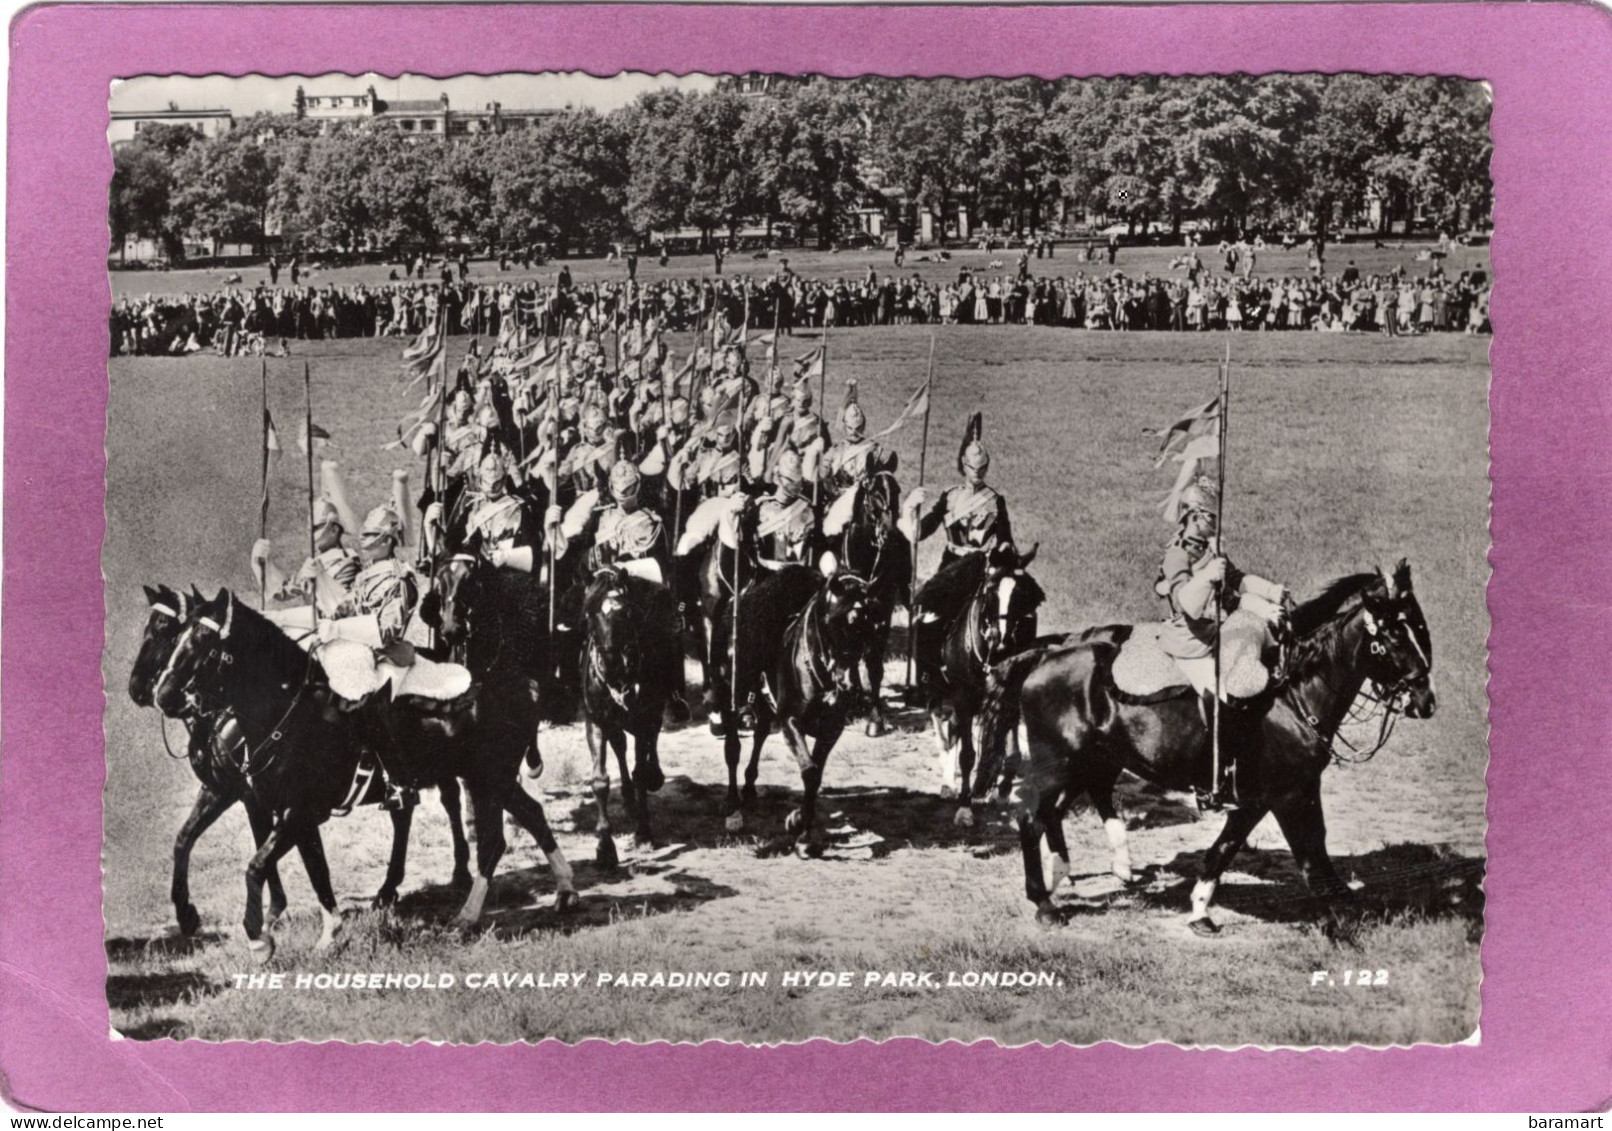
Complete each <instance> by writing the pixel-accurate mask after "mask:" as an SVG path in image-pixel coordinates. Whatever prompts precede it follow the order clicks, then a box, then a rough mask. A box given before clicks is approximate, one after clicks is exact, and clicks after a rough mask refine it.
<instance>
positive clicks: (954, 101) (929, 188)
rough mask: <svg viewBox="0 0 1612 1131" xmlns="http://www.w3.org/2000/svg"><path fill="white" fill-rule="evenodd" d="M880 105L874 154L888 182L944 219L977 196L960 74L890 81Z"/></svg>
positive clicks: (975, 171) (974, 169)
mask: <svg viewBox="0 0 1612 1131" xmlns="http://www.w3.org/2000/svg"><path fill="white" fill-rule="evenodd" d="M891 87H892V95H893V96H891V97H888V98H887V99H885V100H884V101H883V104H882V105H881V106H879V107H878V109H877V110H876V113H877V115H878V116H877V120H876V128H875V131H874V137H875V143H874V147H873V156H874V159H875V160H876V161H877V162H878V164H879V167H880V168H881V169H882V170H883V171H884V174H885V177H886V179H887V181H888V183H890V184H892V185H895V186H896V187H898V188H900V189H901V191H902V192H903V193H904V194H905V195H906V197H907V199H908V200H910V201H912V202H914V203H916V204H918V205H921V206H922V207H924V208H927V209H928V210H929V211H930V212H932V213H934V214H935V215H937V216H939V217H940V218H941V221H942V226H941V232H942V234H944V231H945V227H944V224H945V220H946V218H948V217H949V216H950V215H951V213H952V209H953V208H954V206H956V205H958V204H961V203H966V202H967V201H968V200H970V199H971V198H972V195H973V192H974V186H975V184H976V180H977V169H976V167H975V165H974V163H973V162H972V161H970V160H969V156H968V148H967V143H966V140H965V137H964V126H963V114H964V107H965V104H966V101H967V97H968V96H967V84H966V83H963V82H960V81H958V80H956V79H932V80H914V81H908V82H904V83H894V84H891Z"/></svg>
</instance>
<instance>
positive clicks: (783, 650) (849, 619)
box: [712, 565, 873, 856]
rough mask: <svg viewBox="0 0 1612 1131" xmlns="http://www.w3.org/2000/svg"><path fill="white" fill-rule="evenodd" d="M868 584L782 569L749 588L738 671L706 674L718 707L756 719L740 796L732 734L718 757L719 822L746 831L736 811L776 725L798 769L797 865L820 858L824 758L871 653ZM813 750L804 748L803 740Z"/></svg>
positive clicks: (752, 795) (726, 621)
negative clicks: (722, 793)
mask: <svg viewBox="0 0 1612 1131" xmlns="http://www.w3.org/2000/svg"><path fill="white" fill-rule="evenodd" d="M869 605H870V600H869V597H868V587H867V582H865V581H863V580H862V579H861V578H860V577H856V576H854V575H852V574H847V573H839V574H835V575H834V576H832V577H829V578H827V579H824V578H823V577H822V576H821V575H820V574H819V573H818V572H817V571H816V570H814V569H812V568H811V567H810V566H803V565H789V566H785V567H784V568H783V569H780V570H778V571H776V572H773V573H769V574H767V575H765V576H764V577H762V578H761V579H760V580H758V581H757V582H756V583H755V584H754V585H751V586H749V587H747V588H746V589H745V590H744V592H743V593H742V594H741V596H740V597H739V600H738V610H737V612H738V617H739V632H738V642H737V648H736V652H737V656H736V659H737V663H736V664H733V665H730V664H729V663H728V662H727V657H726V656H724V657H723V659H722V660H721V661H720V662H718V663H717V664H715V665H714V666H713V668H712V676H713V679H712V688H713V690H714V691H715V693H716V694H717V696H718V697H719V698H718V702H719V703H722V704H724V705H726V704H729V703H731V702H733V701H734V698H735V697H736V698H737V701H738V702H739V704H740V711H741V712H742V711H743V710H744V709H745V708H746V707H748V708H749V709H750V710H752V711H753V712H754V714H755V720H756V722H755V730H754V733H753V734H752V736H751V748H750V763H749V765H748V766H747V767H746V768H745V774H744V791H743V793H742V794H741V792H740V790H739V786H738V772H739V733H738V729H737V728H736V727H732V726H730V727H729V728H728V731H727V735H726V737H725V739H724V745H723V753H724V754H725V755H726V757H727V763H728V794H727V798H726V800H725V802H724V805H723V815H724V818H725V823H726V826H727V828H728V830H729V831H731V832H737V831H739V830H741V829H743V828H744V813H743V809H744V807H747V806H750V805H753V804H754V802H755V799H756V777H757V775H758V774H759V772H760V764H761V748H762V746H763V745H764V744H765V743H766V741H767V734H768V732H769V731H770V730H771V729H772V725H773V723H774V722H775V721H776V722H777V723H778V727H779V730H780V731H782V733H783V736H784V741H785V742H786V743H787V744H788V746H789V752H790V753H791V754H793V755H794V756H795V762H796V765H797V766H799V768H800V780H801V786H802V798H801V804H800V806H799V808H797V809H795V810H794V811H793V812H791V813H790V814H789V817H788V819H787V820H786V822H785V826H784V827H785V829H786V830H787V831H788V832H791V833H795V834H797V839H796V850H797V852H799V853H800V854H801V855H803V856H804V855H817V854H820V853H821V851H822V840H821V834H820V832H819V830H818V826H817V822H816V816H817V791H818V787H819V786H820V785H821V783H822V780H823V767H824V765H825V764H826V763H827V761H828V756H829V753H830V752H831V751H832V750H833V749H834V744H835V743H836V742H838V741H839V738H840V735H841V734H842V733H843V732H844V730H845V719H846V714H847V710H848V707H849V702H848V698H849V695H848V693H849V691H850V689H851V686H852V680H853V679H854V673H855V671H856V667H857V665H858V664H859V663H863V662H865V661H866V660H867V656H868V652H869V650H870V649H871V648H872V638H873V617H872V615H871V612H870V610H869ZM733 615H734V609H733V606H732V605H731V604H730V605H728V606H726V607H725V608H724V610H723V612H722V614H721V616H720V617H719V618H718V620H717V632H718V634H719V635H718V639H721V640H727V639H730V638H731V634H732V632H733V624H732V617H733ZM808 739H814V740H815V741H814V742H813V743H811V744H810V745H808V742H807V740H808Z"/></svg>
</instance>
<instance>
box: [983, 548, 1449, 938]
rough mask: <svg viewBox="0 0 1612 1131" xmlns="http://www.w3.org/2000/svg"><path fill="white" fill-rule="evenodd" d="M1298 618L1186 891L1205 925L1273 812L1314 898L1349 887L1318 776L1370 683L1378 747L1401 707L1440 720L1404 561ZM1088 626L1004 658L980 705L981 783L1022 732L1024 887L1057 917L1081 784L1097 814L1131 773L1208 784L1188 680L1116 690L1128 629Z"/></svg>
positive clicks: (993, 776) (1172, 785)
mask: <svg viewBox="0 0 1612 1131" xmlns="http://www.w3.org/2000/svg"><path fill="white" fill-rule="evenodd" d="M1291 624H1292V639H1293V642H1292V644H1291V646H1290V652H1289V655H1288V657H1287V663H1286V678H1285V679H1284V680H1283V681H1282V682H1281V683H1280V684H1278V685H1276V686H1274V687H1273V688H1272V689H1271V690H1269V691H1267V692H1266V695H1267V696H1268V697H1269V710H1268V712H1267V713H1266V714H1265V715H1264V717H1263V721H1262V723H1261V727H1260V731H1259V733H1258V740H1257V742H1255V743H1254V744H1252V748H1250V749H1247V750H1241V751H1236V752H1234V753H1235V754H1236V764H1237V782H1238V798H1237V801H1238V808H1237V809H1235V810H1234V811H1233V812H1232V813H1231V814H1230V815H1229V816H1228V817H1227V819H1226V824H1225V826H1224V828H1223V829H1222V830H1221V832H1220V835H1219V837H1217V838H1216V839H1215V842H1214V844H1213V845H1212V846H1211V847H1210V849H1209V851H1208V852H1207V853H1205V855H1204V858H1203V863H1202V865H1201V866H1200V869H1199V872H1198V880H1197V883H1196V885H1195V886H1194V887H1193V890H1192V918H1191V920H1190V922H1189V926H1191V928H1192V929H1193V930H1194V931H1195V932H1196V933H1198V934H1200V935H1206V936H1207V935H1213V934H1216V933H1218V931H1219V927H1217V926H1216V924H1215V922H1214V920H1213V919H1211V918H1210V917H1209V904H1210V902H1211V901H1212V899H1213V898H1214V893H1215V887H1216V885H1217V884H1218V883H1219V881H1220V876H1221V874H1222V873H1223V872H1224V871H1225V870H1226V868H1227V867H1228V866H1229V865H1230V863H1231V861H1232V858H1233V857H1234V856H1236V854H1237V852H1238V850H1239V849H1241V848H1242V846H1243V843H1244V842H1245V841H1246V840H1247V839H1248V835H1249V834H1250V833H1251V832H1253V830H1254V826H1255V825H1257V824H1259V822H1260V821H1261V820H1262V819H1263V818H1264V816H1265V814H1266V813H1274V814H1275V815H1276V820H1277V823H1278V824H1279V825H1280V826H1281V829H1282V834H1283V835H1284V836H1285V837H1286V838H1287V843H1288V845H1289V847H1290V848H1291V849H1292V852H1293V856H1294V859H1295V860H1296V861H1297V863H1298V866H1299V870H1300V872H1301V873H1302V874H1303V876H1304V881H1305V885H1306V887H1307V888H1308V890H1309V892H1310V893H1311V895H1312V897H1314V898H1317V899H1319V900H1321V901H1322V903H1323V904H1327V905H1329V904H1330V902H1331V901H1332V900H1335V899H1342V898H1347V897H1348V896H1349V895H1350V892H1349V890H1348V888H1347V887H1346V886H1345V885H1344V884H1343V882H1342V881H1341V880H1340V879H1339V878H1338V875H1337V873H1336V871H1334V869H1333V866H1332V861H1331V859H1330V857H1329V856H1328V855H1327V848H1326V821H1325V818H1324V817H1323V815H1322V809H1321V774H1322V771H1324V770H1325V769H1326V768H1327V765H1328V764H1329V763H1330V762H1331V761H1332V760H1333V758H1334V757H1335V755H1334V752H1333V741H1334V739H1335V737H1336V735H1337V732H1338V728H1339V726H1340V725H1341V724H1342V723H1343V722H1344V721H1345V720H1346V716H1347V715H1348V714H1349V712H1350V709H1351V708H1352V707H1353V705H1354V703H1355V699H1356V697H1357V696H1358V695H1360V694H1361V692H1362V689H1363V688H1365V686H1366V685H1367V683H1368V682H1369V683H1370V684H1372V685H1374V688H1375V690H1374V691H1373V692H1371V693H1370V697H1371V698H1374V699H1376V700H1377V702H1378V703H1379V704H1380V706H1381V708H1382V712H1383V721H1382V732H1381V736H1380V739H1379V742H1378V746H1379V747H1380V746H1381V745H1382V744H1383V743H1384V742H1386V741H1387V737H1388V734H1389V732H1390V731H1391V729H1392V723H1393V720H1394V718H1395V717H1396V716H1397V715H1398V713H1399V712H1400V711H1403V713H1404V714H1405V715H1406V716H1407V717H1409V718H1413V719H1417V718H1431V717H1432V715H1433V711H1434V707H1435V705H1436V703H1435V696H1434V691H1433V678H1432V665H1433V641H1432V637H1431V635H1430V634H1429V632H1428V628H1427V621H1426V620H1425V618H1424V617H1423V616H1422V609H1421V605H1420V604H1419V603H1418V602H1417V599H1416V594H1415V593H1414V591H1413V590H1412V588H1411V571H1410V566H1409V565H1408V564H1407V563H1406V562H1404V561H1401V562H1400V563H1399V565H1398V566H1397V568H1396V569H1395V570H1394V572H1393V573H1392V574H1391V575H1385V574H1383V573H1382V572H1380V571H1378V572H1373V573H1361V574H1355V575H1353V576H1349V577H1344V578H1340V579H1339V580H1337V581H1335V582H1333V583H1332V584H1331V585H1330V586H1328V587H1327V588H1326V589H1325V590H1324V591H1323V592H1322V593H1321V594H1320V595H1319V596H1317V597H1315V598H1314V599H1313V600H1311V601H1309V602H1307V603H1305V604H1303V605H1300V606H1299V607H1298V608H1297V609H1295V610H1294V611H1293V614H1292V617H1291ZM1085 635H1086V638H1085V639H1082V640H1079V641H1078V642H1074V643H1069V644H1065V645H1062V646H1057V645H1054V646H1050V647H1046V648H1038V649H1035V650H1033V651H1030V652H1026V653H1024V654H1022V655H1019V656H1016V657H1014V658H1013V659H1011V660H1008V661H1007V662H1006V663H1004V664H1002V665H1000V666H999V667H997V669H996V670H995V672H994V673H993V682H992V689H991V692H990V696H989V699H988V701H987V703H986V705H985V712H984V727H983V731H984V741H983V757H982V758H981V761H980V768H979V776H978V779H977V781H976V788H977V789H979V790H982V791H984V790H988V789H990V788H991V786H992V785H993V784H994V783H995V782H996V781H997V778H998V774H999V772H1000V771H1001V769H1002V767H1003V763H1004V749H1005V747H1006V746H1007V744H1008V739H1009V737H1010V732H1011V731H1013V730H1014V728H1015V727H1017V728H1019V729H1021V730H1022V731H1023V732H1024V736H1025V741H1026V745H1027V746H1028V753H1027V764H1026V766H1025V767H1024V773H1023V774H1022V777H1021V779H1020V781H1019V784H1018V786H1017V787H1016V789H1015V791H1014V806H1015V809H1016V810H1017V813H1018V819H1019V841H1020V847H1021V849H1022V851H1023V855H1024V882H1025V894H1026V895H1027V896H1028V897H1029V899H1030V901H1031V902H1032V903H1034V904H1035V905H1036V917H1037V919H1038V920H1040V921H1041V922H1044V923H1055V922H1059V921H1060V916H1059V914H1058V912H1057V910H1056V908H1055V907H1054V905H1053V903H1052V891H1053V888H1055V887H1056V885H1057V882H1058V881H1059V880H1061V879H1062V878H1063V877H1064V876H1066V875H1068V873H1069V849H1068V846H1067V845H1066V843H1065V841H1064V836H1063V817H1064V814H1065V813H1067V812H1068V810H1069V807H1070V806H1071V805H1072V804H1073V803H1074V802H1075V801H1076V800H1077V799H1078V798H1079V797H1080V796H1081V795H1082V794H1085V795H1088V796H1090V797H1091V798H1092V800H1093V802H1094V803H1095V804H1097V805H1098V806H1099V811H1100V812H1101V811H1103V810H1102V807H1103V806H1105V805H1106V806H1107V807H1108V810H1109V811H1110V812H1111V811H1112V800H1111V797H1110V795H1111V793H1112V790H1113V787H1114V783H1115V781H1116V780H1117V779H1118V777H1119V775H1120V774H1121V773H1122V772H1124V771H1130V772H1131V773H1133V774H1136V775H1137V776H1138V777H1141V778H1144V779H1146V780H1148V781H1151V782H1156V783H1158V784H1160V785H1163V786H1165V787H1166V788H1169V789H1178V790H1189V789H1192V788H1194V787H1201V786H1203V785H1204V784H1205V783H1207V782H1208V781H1209V778H1210V772H1211V771H1210V760H1211V739H1210V733H1209V728H1208V727H1207V726H1206V725H1205V723H1204V717H1203V713H1202V707H1201V700H1200V697H1199V695H1198V693H1197V691H1196V690H1194V689H1193V688H1192V687H1191V686H1189V685H1187V684H1186V683H1185V682H1184V681H1183V682H1182V683H1181V685H1179V686H1176V687H1172V688H1167V689H1164V690H1161V691H1159V692H1158V693H1156V694H1153V695H1148V696H1145V697H1138V696H1131V695H1127V694H1125V693H1123V692H1121V691H1120V690H1119V689H1118V687H1117V686H1116V684H1115V682H1114V674H1113V668H1114V662H1115V660H1116V658H1118V656H1119V654H1120V651H1121V648H1122V647H1123V646H1124V644H1125V643H1126V641H1127V640H1129V639H1130V638H1131V636H1132V631H1131V626H1129V625H1118V626H1112V627H1110V628H1106V629H1099V630H1095V631H1093V632H1091V633H1088V634H1085ZM1374 752H1375V751H1373V753H1374ZM1043 836H1045V838H1046V840H1047V844H1048V847H1049V848H1050V849H1051V850H1052V852H1053V854H1054V857H1055V859H1054V861H1053V870H1054V875H1053V884H1052V885H1051V886H1049V885H1048V883H1047V882H1046V879H1045V877H1044V875H1043V872H1042V863H1041V847H1040V842H1041V839H1042V837H1043ZM1111 839H1112V837H1111ZM1116 847H1118V846H1116Z"/></svg>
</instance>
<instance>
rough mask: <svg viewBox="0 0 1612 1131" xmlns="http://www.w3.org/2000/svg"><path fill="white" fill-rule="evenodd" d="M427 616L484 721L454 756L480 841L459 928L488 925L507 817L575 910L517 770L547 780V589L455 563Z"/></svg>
mask: <svg viewBox="0 0 1612 1131" xmlns="http://www.w3.org/2000/svg"><path fill="white" fill-rule="evenodd" d="M422 614H423V615H424V617H425V619H426V620H427V621H428V622H431V621H435V622H436V625H437V627H439V628H440V629H441V634H442V639H443V641H444V642H445V643H447V644H448V645H449V646H450V647H451V648H452V649H453V650H454V654H455V656H456V657H457V658H459V659H460V662H462V663H463V664H464V665H465V667H467V668H469V669H470V674H471V675H472V677H474V679H475V681H476V684H477V687H478V695H477V707H478V711H479V717H478V720H477V723H476V726H475V727H474V729H473V730H472V731H471V732H470V733H469V734H468V735H466V737H465V741H464V745H465V746H466V747H467V748H468V749H462V750H459V751H457V754H458V755H459V756H458V757H457V758H455V769H456V772H457V773H458V774H459V776H461V777H464V778H465V779H466V784H467V785H468V786H469V787H470V790H469V797H470V805H471V815H472V822H473V824H474V826H475V835H476V875H475V878H474V879H473V880H472V881H471V889H470V895H469V898H467V899H466V901H465V906H464V908H463V909H462V910H461V911H460V912H459V921H460V922H461V923H464V924H472V923H475V922H476V921H478V920H479V919H480V918H481V908H482V904H483V902H484V901H485V899H486V898H487V892H488V889H489V887H490V885H491V883H492V877H493V872H494V870H495V869H496V868H497V867H498V861H499V859H500V858H501V857H502V856H503V854H504V851H505V849H506V848H507V847H508V843H507V842H506V841H505V839H504V821H503V814H504V813H505V812H507V813H509V815H510V816H511V817H514V818H515V820H516V821H517V822H518V823H519V824H520V825H521V827H523V828H524V829H526V831H527V832H529V833H531V834H532V838H533V839H534V840H535V841H537V846H538V848H540V849H541V850H542V852H543V855H544V857H545V858H546V859H547V860H548V863H549V868H550V869H551V870H552V871H553V872H554V880H555V897H554V900H555V909H556V910H557V911H560V912H562V913H563V912H566V911H569V910H571V909H573V908H574V907H575V906H576V904H577V901H578V899H577V894H576V888H575V885H574V881H573V878H572V872H571V865H570V864H569V863H567V862H566V859H565V855H564V853H562V852H561V851H560V846H559V844H558V843H557V842H556V841H555V839H554V833H553V831H552V830H551V829H550V828H549V823H548V818H547V816H546V815H545V814H544V812H543V807H542V806H541V805H540V804H538V802H537V800H536V799H535V798H534V797H532V795H531V794H529V793H527V792H526V790H525V789H524V788H523V787H522V785H521V782H520V780H519V776H518V770H519V769H520V768H524V770H525V771H526V772H527V773H528V774H529V775H531V776H536V774H539V773H541V772H542V756H541V754H540V752H539V750H538V740H537V732H538V726H539V723H540V720H541V714H542V704H541V701H540V696H539V694H538V689H539V686H540V683H541V681H542V680H543V679H544V677H545V676H551V675H552V672H553V668H554V662H555V661H554V652H553V649H554V644H553V642H551V641H550V640H549V639H548V590H547V589H546V588H545V587H543V586H541V585H539V584H538V583H537V579H536V578H535V577H534V576H533V575H532V574H528V573H522V572H520V571H519V570H512V569H501V568H499V567H497V566H494V565H492V564H491V563H489V562H486V561H484V560H482V559H480V558H476V557H471V556H468V555H457V556H455V557H453V558H450V559H449V560H448V561H447V562H446V563H445V565H444V566H443V568H442V570H441V573H440V579H439V581H438V583H437V586H436V588H435V589H434V590H433V591H432V593H431V594H429V595H428V599H427V601H425V602H422Z"/></svg>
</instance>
